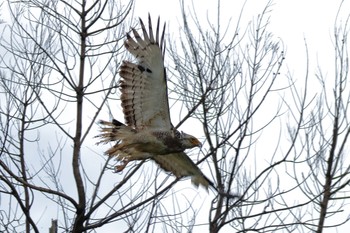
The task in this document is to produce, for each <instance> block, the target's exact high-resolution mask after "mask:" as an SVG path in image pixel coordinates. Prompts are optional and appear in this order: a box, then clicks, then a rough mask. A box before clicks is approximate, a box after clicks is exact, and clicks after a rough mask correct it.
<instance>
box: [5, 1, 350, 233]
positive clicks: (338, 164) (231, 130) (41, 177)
mask: <svg viewBox="0 0 350 233" xmlns="http://www.w3.org/2000/svg"><path fill="white" fill-rule="evenodd" d="M135 4H140V3H137V2H136V3H135V2H134V1H107V0H104V1H99V0H95V1H71V0H54V1H49V0H26V1H11V0H8V1H5V2H4V3H3V4H2V5H1V10H2V12H8V14H9V16H8V17H7V18H5V17H4V16H3V14H1V15H0V20H1V21H0V27H1V32H2V34H1V38H0V50H1V53H0V54H1V55H0V100H1V102H0V143H1V146H0V231H1V232H43V231H44V232H45V231H49V229H50V231H49V232H111V231H113V232H115V231H117V232H200V231H204V232H205V231H209V232H213V233H214V232H294V231H295V232H310V231H312V232H318V233H321V232H324V231H325V230H326V229H332V230H337V229H338V227H341V226H345V225H346V224H349V223H348V220H349V216H350V211H349V210H348V208H347V205H349V197H350V190H349V188H350V184H349V182H350V161H349V158H348V156H346V155H347V153H348V151H349V134H350V123H349V116H350V112H349V111H350V110H349V109H350V108H349V103H350V90H349V79H348V73H349V64H348V50H347V49H348V43H347V42H348V39H347V38H348V37H347V36H348V31H349V24H348V19H349V17H347V18H346V20H345V21H344V20H343V18H341V16H340V15H337V18H336V20H335V23H334V34H333V46H334V57H332V58H330V61H329V63H332V62H333V64H334V66H333V68H330V69H333V70H334V72H333V73H330V72H329V71H328V70H326V69H325V68H324V67H318V69H317V71H316V72H315V73H313V71H312V69H310V68H312V67H310V65H309V62H310V60H311V59H310V58H309V54H308V52H309V50H308V44H307V43H305V54H303V55H302V56H303V57H304V58H305V68H303V69H305V71H304V77H294V76H293V73H292V71H290V70H288V69H287V66H286V65H285V63H286V62H287V61H288V54H286V53H285V46H284V44H283V42H282V41H281V40H279V39H277V38H276V37H275V36H274V34H273V33H272V32H271V31H270V28H269V25H270V16H271V15H272V14H273V4H272V2H271V1H269V2H268V3H267V4H266V6H265V7H263V8H262V9H260V10H259V13H258V14H256V16H254V17H253V18H252V19H251V20H250V21H249V23H244V20H243V19H244V17H245V12H246V9H245V8H244V7H242V9H241V13H240V15H231V16H230V17H231V18H230V20H227V19H226V20H224V19H223V17H222V15H223V13H222V9H224V7H225V6H226V5H225V4H226V2H225V1H218V3H217V8H216V9H212V10H211V11H210V12H208V13H207V14H206V15H205V17H203V16H202V14H201V12H199V11H196V7H195V3H194V2H193V5H187V3H186V2H185V1H180V8H179V9H178V10H179V13H180V14H179V17H178V18H179V21H180V26H179V28H176V27H177V26H176V25H175V23H173V24H171V25H170V26H171V28H168V29H167V31H166V33H165V35H164V38H165V44H166V45H167V48H166V50H165V51H164V53H165V55H164V56H165V57H164V64H165V68H166V72H167V77H168V80H167V86H168V92H167V94H168V96H169V105H170V113H171V118H172V121H173V123H174V132H175V131H176V130H179V131H178V132H181V130H183V131H186V132H188V133H191V134H193V135H196V136H197V137H198V138H199V141H200V142H201V143H202V147H200V148H194V149H191V150H187V151H186V153H187V154H188V155H189V158H190V159H191V161H193V162H194V163H195V166H196V167H197V166H198V167H199V168H200V172H202V173H203V174H204V175H205V177H207V178H208V180H209V181H210V182H212V184H211V183H210V184H211V185H212V187H213V188H210V189H209V190H208V192H206V191H205V190H204V189H203V188H199V189H196V188H194V187H193V186H191V184H190V182H188V181H187V180H186V179H184V178H182V177H181V176H180V175H179V177H176V176H174V175H172V174H171V173H170V174H169V173H167V172H164V170H162V169H160V168H159V167H158V166H157V164H156V163H154V162H152V161H151V160H152V159H146V160H144V161H130V162H129V164H128V165H127V166H125V168H124V169H123V171H122V172H119V173H115V166H116V164H117V161H116V160H115V159H114V158H112V157H108V156H106V155H105V154H104V151H105V150H106V149H107V148H108V147H109V146H113V145H107V146H103V145H96V143H97V141H98V140H97V139H96V138H95V136H96V135H98V134H99V130H100V129H99V126H98V125H97V122H98V120H100V119H110V120H112V119H113V118H115V119H117V120H118V121H123V119H122V118H123V112H122V109H121V107H120V94H121V93H120V91H119V90H120V89H119V88H120V86H119V84H120V83H119V79H120V76H119V67H120V65H121V64H122V61H123V60H130V61H134V60H133V59H132V58H131V57H130V56H129V55H127V53H126V48H125V47H124V41H125V39H126V37H125V35H126V33H127V32H130V30H131V28H134V29H135V30H136V31H137V32H139V33H140V34H142V30H141V25H139V24H138V21H137V17H136V15H134V7H135ZM230 4H232V3H230ZM276 4H277V3H276ZM342 9H343V6H342V5H340V7H339V12H340V11H341V10H342ZM343 10H344V9H343ZM338 14H339V13H338ZM145 16H146V14H145ZM142 17H143V16H142ZM151 17H152V18H154V19H156V18H157V17H158V15H157V16H152V15H151ZM161 20H162V15H161ZM153 22H155V20H154V21H153ZM161 23H163V22H162V21H161ZM178 29H179V30H178ZM173 31H176V35H175V34H174V33H173ZM136 40H137V38H136ZM310 57H311V56H310ZM286 58H287V59H286ZM288 67H289V68H290V69H291V70H293V69H300V67H298V68H291V65H290V64H288ZM176 132H177V131H176ZM161 159H162V158H161ZM175 175H176V174H175ZM208 184H209V183H208ZM43 229H44V230H43ZM46 229H47V230H46Z"/></svg>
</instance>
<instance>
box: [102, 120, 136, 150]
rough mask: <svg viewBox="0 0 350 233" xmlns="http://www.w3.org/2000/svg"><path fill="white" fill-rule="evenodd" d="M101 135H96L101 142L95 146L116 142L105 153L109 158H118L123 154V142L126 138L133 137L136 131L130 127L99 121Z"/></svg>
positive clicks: (117, 122)
mask: <svg viewBox="0 0 350 233" xmlns="http://www.w3.org/2000/svg"><path fill="white" fill-rule="evenodd" d="M99 124H100V125H101V134H100V135H97V137H98V138H100V139H101V140H100V141H99V142H97V144H101V143H104V144H106V143H109V142H116V144H115V145H114V146H113V147H112V148H110V149H109V150H107V151H106V152H105V153H106V154H107V155H109V156H118V155H120V154H122V153H123V151H124V150H123V148H124V149H125V146H126V145H125V142H127V141H128V140H127V139H128V138H130V137H131V136H133V135H134V134H135V133H136V131H135V129H133V128H132V127H130V126H126V125H124V124H123V123H121V122H119V121H117V120H113V121H112V122H109V121H103V120H100V121H99Z"/></svg>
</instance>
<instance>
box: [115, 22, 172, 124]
mask: <svg viewBox="0 0 350 233" xmlns="http://www.w3.org/2000/svg"><path fill="white" fill-rule="evenodd" d="M148 21H149V31H148V32H147V30H146V28H145V25H144V24H143V22H142V20H141V19H140V24H141V29H142V32H143V37H144V38H141V36H140V35H139V34H138V32H137V31H136V30H135V29H132V32H133V34H134V38H132V37H131V36H130V34H127V39H126V41H125V43H124V44H125V48H126V49H127V50H128V51H129V52H130V53H131V54H132V55H133V56H134V57H135V58H136V60H137V63H132V62H129V61H123V64H122V65H121V67H120V72H119V73H120V76H121V85H120V86H121V93H122V94H121V101H122V108H123V112H124V117H125V121H126V124H127V125H128V126H131V127H133V128H135V129H143V128H162V129H164V130H169V129H171V128H172V125H171V121H170V113H169V103H168V93H167V84H166V73H165V68H164V60H163V58H164V51H165V43H164V30H165V24H164V28H163V31H162V35H161V38H159V33H160V28H159V18H158V22H157V29H156V35H155V36H154V35H153V29H152V22H151V17H150V16H149V17H148Z"/></svg>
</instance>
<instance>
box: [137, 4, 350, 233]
mask: <svg viewBox="0 0 350 233" xmlns="http://www.w3.org/2000/svg"><path fill="white" fill-rule="evenodd" d="M184 1H185V2H190V1H187V0H184ZM193 2H194V8H195V10H196V12H197V13H198V14H199V15H206V14H208V15H209V16H210V15H215V13H216V4H215V2H216V1H213V0H193ZM340 2H341V1H339V0H275V1H274V5H273V6H272V8H271V10H272V12H271V13H270V16H271V18H270V26H269V30H270V32H272V33H273V34H274V35H275V36H276V37H277V38H280V39H281V40H282V41H283V44H284V46H285V48H286V52H287V54H286V61H285V65H286V66H287V67H288V68H289V69H290V71H291V72H292V73H293V74H294V76H295V77H298V76H300V77H301V78H304V74H305V68H306V65H305V64H306V59H305V46H304V38H305V40H306V42H307V44H308V48H309V55H310V60H311V63H310V65H311V67H310V72H311V74H310V75H312V74H313V73H314V71H315V70H316V61H317V60H318V61H319V62H320V64H321V65H322V67H324V69H325V71H327V70H329V72H328V73H331V72H332V69H333V68H332V65H333V64H334V59H333V50H334V49H333V47H332V36H333V26H334V22H335V16H336V13H337V9H338V7H339V4H340ZM349 2H350V1H347V3H346V4H347V5H344V6H343V9H349V11H348V12H345V11H344V10H343V11H344V14H343V15H344V16H345V15H346V14H349V13H350V4H349ZM243 3H244V1H242V0H224V1H222V18H223V19H227V21H228V20H229V19H230V18H232V22H233V23H234V22H235V21H236V19H238V15H239V13H240V11H241V8H242V6H243ZM266 3H267V1H262V0H247V3H246V5H245V8H244V12H243V21H242V25H246V24H247V22H248V21H249V20H251V19H252V17H256V16H257V14H258V13H259V12H261V11H262V9H263V8H264V6H265V5H266ZM191 9H192V8H191ZM148 13H151V15H152V17H153V18H155V17H157V16H160V17H161V20H162V21H165V22H166V23H167V28H168V30H169V32H170V33H171V34H172V35H174V36H176V30H178V27H179V26H178V22H181V12H180V7H179V0H166V1H164V0H147V1H144V0H136V6H135V12H134V16H135V18H137V17H141V18H143V19H145V18H146V17H147V14H148ZM344 20H345V18H344ZM176 39H177V38H174V40H176ZM329 64H330V65H329ZM328 65H329V67H328ZM184 131H185V129H184ZM177 185H178V186H179V187H185V186H188V185H190V182H189V181H187V182H179V183H178V184H177ZM201 191H203V190H202V189H199V192H201ZM200 196H202V197H205V195H204V194H200ZM349 228H350V224H349V223H348V224H346V225H345V226H344V227H342V228H339V229H338V230H339V232H344V233H345V232H346V231H345V230H346V229H349ZM203 229H204V231H205V229H207V227H205V228H203ZM342 229H344V231H342ZM333 230H334V229H333ZM333 230H332V231H329V232H334V231H333Z"/></svg>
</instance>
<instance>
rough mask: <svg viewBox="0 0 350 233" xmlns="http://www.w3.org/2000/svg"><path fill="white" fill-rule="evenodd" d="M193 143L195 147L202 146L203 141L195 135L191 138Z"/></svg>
mask: <svg viewBox="0 0 350 233" xmlns="http://www.w3.org/2000/svg"><path fill="white" fill-rule="evenodd" d="M191 143H192V145H193V146H194V147H202V143H201V142H200V141H199V140H198V139H197V138H195V137H193V138H192V139H191Z"/></svg>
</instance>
